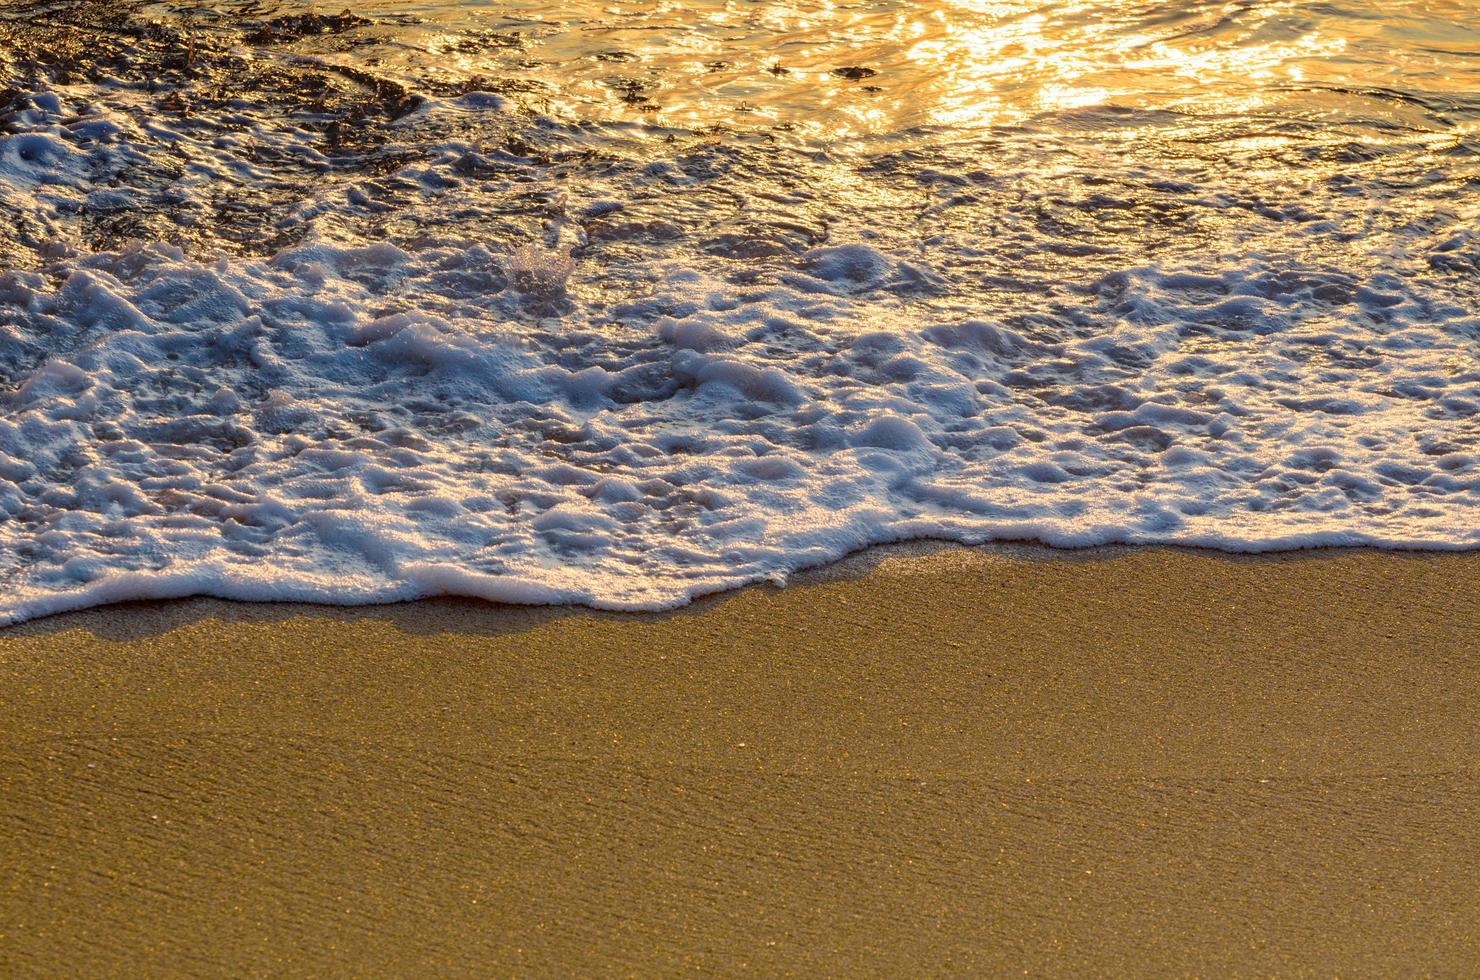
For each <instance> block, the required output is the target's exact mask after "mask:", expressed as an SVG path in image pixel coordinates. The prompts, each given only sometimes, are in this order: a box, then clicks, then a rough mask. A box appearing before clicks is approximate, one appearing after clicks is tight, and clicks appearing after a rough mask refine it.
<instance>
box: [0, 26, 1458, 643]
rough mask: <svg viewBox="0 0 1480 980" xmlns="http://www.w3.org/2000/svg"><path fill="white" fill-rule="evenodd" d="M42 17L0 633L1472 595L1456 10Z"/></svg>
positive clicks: (7, 248) (30, 97)
mask: <svg viewBox="0 0 1480 980" xmlns="http://www.w3.org/2000/svg"><path fill="white" fill-rule="evenodd" d="M329 9H330V8H319V9H316V10H312V11H310V9H309V8H308V7H306V6H303V5H297V4H284V3H238V4H233V3H224V2H223V3H215V4H211V5H209V6H184V5H179V4H157V3H151V4H139V5H137V6H129V5H127V4H123V5H120V4H117V3H106V4H105V3H92V4H88V3H23V4H12V5H11V6H10V7H8V8H6V12H5V13H4V15H0V86H4V89H3V91H0V105H3V106H5V108H3V109H0V124H3V135H0V212H3V214H4V217H5V219H6V220H5V222H4V228H3V229H0V263H3V265H0V268H3V270H4V271H3V272H0V622H3V621H6V620H18V619H23V618H27V617H30V616H35V615H40V614H44V613H47V612H51V611H57V610H60V609H65V608H75V607H77V606H81V605H88V604H94V603H97V602H102V601H109V600H113V599H119V598H128V597H139V596H155V595H178V594H191V593H197V592H206V593H211V594H216V595H223V596H229V597H236V598H258V599H265V598H306V599H318V600H326V601H339V602H364V601H386V600H393V599H400V598H410V597H414V596H420V595H427V594H434V593H444V592H455V593H470V594H477V595H485V596H489V597H491V598H500V599H509V600H516V601H574V602H584V603H590V604H594V605H600V606H609V607H617V608H653V607H662V606H668V605H673V604H675V603H679V602H682V601H684V600H686V599H687V598H689V597H691V596H693V595H696V594H700V593H703V592H708V591H713V590H715V589H720V588H727V587H732V586H735V585H739V584H742V583H744V582H747V581H755V580H758V579H765V578H770V579H773V580H778V581H779V580H782V579H784V577H785V575H786V574H787V573H789V572H791V571H794V570H796V569H798V568H801V567H805V566H808V565H814V564H817V563H819V562H823V561H827V560H831V559H834V558H837V557H839V556H840V555H842V554H844V553H846V552H848V551H850V550H854V549H856V548H859V547H862V546H865V545H868V544H872V543H878V542H881V541H888V540H898V539H902V538H910V537H922V536H936V537H945V538H950V539H955V540H961V541H982V540H989V539H994V538H996V539H1000V538H1031V539H1037V540H1041V541H1044V542H1047V543H1050V544H1056V545H1086V544H1094V543H1101V542H1110V541H1116V542H1174V543H1185V544H1200V545H1207V546H1212V547H1219V548H1226V549H1234V550H1260V549H1268V548H1278V547H1292V546H1305V545H1318V544H1375V545H1380V546H1389V547H1435V548H1474V547H1477V546H1480V521H1477V519H1476V504H1477V503H1480V497H1477V487H1480V450H1477V448H1476V439H1477V437H1480V420H1477V417H1480V357H1477V353H1480V351H1477V341H1480V26H1477V25H1480V18H1476V17H1475V16H1473V13H1474V11H1473V9H1472V5H1471V4H1468V3H1452V2H1437V0H1435V2H1426V3H1388V4H1372V3H1366V4H1309V3H1300V4H1296V3H1255V2H1244V3H1237V2H1234V3H1218V4H1211V3H1170V2H1167V3H1146V2H1142V3H1131V2H1110V0H1097V2H1083V3H1058V4H1043V3H1030V2H1004V3H993V2H950V3H946V2H942V3H892V2H888V3H886V2H873V3H869V2H860V3H853V4H828V3H796V4H789V5H787V6H786V7H784V8H783V7H781V6H780V5H773V4H758V3H739V2H730V3H720V2H702V3H682V4H680V3H631V4H623V3H614V4H606V5H601V4H589V3H574V2H566V3H538V4H537V3H532V2H530V3H513V4H509V3H500V4H491V3H490V4H435V3H396V2H387V3H381V4H368V5H356V7H355V15H354V16H339V15H332V14H328V13H327V12H328V11H329Z"/></svg>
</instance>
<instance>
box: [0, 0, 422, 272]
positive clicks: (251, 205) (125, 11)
mask: <svg viewBox="0 0 1480 980" xmlns="http://www.w3.org/2000/svg"><path fill="white" fill-rule="evenodd" d="M142 7H143V4H141V3H133V4H120V3H117V2H106V3H105V2H98V0H78V2H71V3H62V4H56V3H50V4H39V3H38V4H28V5H25V6H22V7H18V8H15V7H13V8H10V9H9V10H7V11H4V12H0V126H6V128H12V127H11V126H9V125H7V124H8V123H11V122H12V121H13V120H15V119H16V118H17V114H19V113H23V112H25V111H27V109H28V108H30V106H31V104H32V103H31V101H30V96H29V93H34V92H38V91H46V90H49V89H51V88H53V87H54V86H57V85H69V84H77V83H84V82H91V83H95V84H100V85H106V86H111V87H114V88H115V89H117V90H119V91H120V92H123V93H127V92H134V93H140V94H145V95H149V96H151V97H152V98H153V100H154V101H153V108H152V109H149V110H147V111H146V110H144V109H143V108H142V107H141V108H139V109H136V110H135V112H136V114H137V117H138V119H139V121H140V122H141V123H142V122H147V121H148V119H149V117H151V116H153V115H156V114H160V113H163V114H165V115H166V116H177V117H179V118H180V119H181V120H182V125H183V126H185V127H187V128H189V129H190V130H191V131H192V133H193V135H195V136H196V137H197V138H201V137H204V136H205V135H206V133H207V132H209V131H211V130H216V131H218V132H219V134H220V136H221V137H222V138H228V139H241V138H242V135H241V134H242V131H243V124H242V123H241V122H240V110H241V109H243V108H246V107H248V106H250V105H258V106H270V107H271V108H272V111H273V113H274V114H275V115H278V116H281V117H283V118H285V119H286V120H288V121H289V122H290V123H291V124H293V125H296V126H298V127H300V128H301V129H303V130H305V131H308V132H314V133H318V134H320V144H319V147H318V149H319V151H320V154H321V155H320V156H319V157H318V158H316V159H315V158H305V157H304V156H302V155H293V154H284V153H280V152H277V151H274V150H273V149H271V148H270V147H267V146H260V147H257V148H255V149H253V150H252V151H250V153H251V159H250V162H251V164H252V167H253V169H254V170H255V174H254V175H252V176H250V177H249V176H245V175H238V174H235V173H232V172H229V171H227V172H222V173H220V174H219V175H218V176H217V179H216V181H215V183H214V186H213V192H212V194H211V196H210V198H209V200H207V201H200V200H191V201H188V202H187V201H185V200H182V199H178V198H177V196H176V195H174V194H172V193H171V191H170V185H172V184H174V183H175V182H176V181H178V180H179V179H180V178H181V176H182V175H183V174H184V173H185V171H186V168H187V167H188V166H189V161H188V160H186V159H184V158H182V157H181V156H180V154H179V151H177V150H173V149H170V148H161V152H159V153H153V154H150V155H149V157H148V158H147V159H143V160H138V161H134V162H133V163H132V164H131V166H130V169H129V175H128V177H129V184H130V185H131V186H132V187H133V188H135V189H136V190H139V191H142V192H144V194H143V196H141V197H137V198H135V199H133V200H130V201H128V202H127V203H123V202H119V203H112V202H111V201H104V202H94V203H92V204H90V205H89V206H87V208H86V209H85V210H84V212H83V214H82V215H81V218H82V221H81V227H82V231H81V237H82V244H84V245H86V246H87V247H89V248H92V249H106V248H111V247H115V246H116V245H117V244H119V243H121V242H123V241H125V240H128V239H140V240H151V239H158V240H163V241H169V242H174V243H177V244H180V245H183V246H185V247H186V248H187V249H191V248H192V247H193V246H197V245H198V246H200V247H202V248H210V249H222V248H224V249H227V250H230V251H237V252H240V253H253V254H270V253H272V252H274V251H276V250H278V249H280V248H282V247H284V246H286V245H289V244H292V243H293V242H294V241H296V240H297V237H298V236H299V235H300V234H301V230H300V229H297V228H291V227H283V226H281V225H280V224H279V219H280V218H281V217H282V209H283V208H284V207H286V206H288V205H291V204H293V203H295V202H297V201H299V200H300V199H301V198H302V196H303V190H304V187H305V181H306V180H312V179H313V178H314V175H315V174H317V175H319V176H320V177H322V175H323V174H326V173H332V172H344V173H349V174H353V173H361V172H370V173H373V172H377V171H383V170H385V169H386V168H387V166H388V162H387V160H386V156H387V154H390V155H391V156H392V157H393V158H394V159H395V160H397V161H400V162H401V163H404V155H403V152H402V151H391V150H389V149H388V147H387V143H388V141H389V136H390V131H389V128H388V127H389V126H390V124H391V123H393V122H394V121H395V120H396V119H398V118H400V117H401V116H404V115H405V114H406V113H407V112H409V111H410V110H412V109H413V108H414V107H415V106H416V104H417V101H418V100H417V98H416V97H415V96H412V95H410V94H409V93H408V92H407V90H406V89H405V87H404V86H402V85H400V84H399V83H397V82H395V81H392V80H390V79H387V78H383V77H381V76H379V75H376V74H375V73H373V72H371V71H369V70H366V69H363V68H358V67H351V66H342V65H334V64H328V63H324V62H314V61H309V60H306V59H299V60H294V61H284V60H282V59H275V58H254V57H251V56H250V54H243V53H241V45H242V44H243V42H246V43H249V44H250V43H260V44H277V43H283V42H286V41H289V40H292V39H293V38H295V37H302V36H304V35H309V34H323V33H329V32H342V31H346V30H350V29H352V28H354V27H357V26H363V25H366V24H369V23H370V21H369V20H367V19H366V18H363V17H359V16H357V15H355V14H353V13H351V12H349V11H345V12H344V13H341V14H336V15H321V14H305V15H297V16H287V17H279V18H275V19H273V20H270V21H268V22H267V23H265V24H257V23H254V22H252V21H250V20H246V19H243V20H241V21H240V22H237V23H228V24H226V25H224V26H223V25H220V24H213V25H212V26H211V27H210V28H209V29H207V28H199V27H191V26H189V25H187V24H184V23H180V22H166V21H161V20H157V19H153V18H150V17H146V16H144V15H143V14H142V13H141V10H142ZM144 104H147V101H146V103H144ZM399 165H400V164H399V163H397V164H396V166H399ZM392 169H394V166H392ZM50 238H51V235H50V233H49V232H48V230H47V229H45V228H41V227H38V226H36V225H35V223H34V221H33V219H32V217H31V215H30V214H29V212H28V211H26V210H25V209H22V208H19V207H16V206H15V205H14V203H12V202H8V201H7V200H6V199H5V198H4V197H3V196H0V263H3V264H4V265H6V266H10V267H27V266H35V265H38V264H41V263H42V262H43V261H44V260H45V258H46V256H47V254H48V252H49V250H52V249H54V247H55V246H54V245H53V244H52V243H51V242H50Z"/></svg>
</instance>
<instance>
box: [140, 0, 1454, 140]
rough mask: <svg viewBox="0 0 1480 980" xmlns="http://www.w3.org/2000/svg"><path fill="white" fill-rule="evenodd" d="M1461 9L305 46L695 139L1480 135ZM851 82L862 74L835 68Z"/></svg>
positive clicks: (691, 1) (746, 23)
mask: <svg viewBox="0 0 1480 980" xmlns="http://www.w3.org/2000/svg"><path fill="white" fill-rule="evenodd" d="M1467 8H1470V5H1469V4H1466V3H1456V2H1449V0H1426V2H1422V3H1407V2H1383V3H1363V4H1353V3H1347V4H1336V3H1327V4H1319V5H1316V4H1307V3H1297V2H1294V0H1285V2H1275V3H1269V2H1255V0H1235V2H1160V3H1147V2H1144V0H1078V2H1069V3H1062V2H1061V3H1043V2H1041V0H933V2H926V3H921V2H901V0H866V2H858V3H837V2H818V0H796V2H792V3H788V4H769V3H768V4H755V3H742V2H735V0H684V2H674V0H649V2H620V3H592V2H582V0H554V2H546V0H539V2H534V0H516V2H512V3H510V2H499V3H492V2H428V0H380V2H377V3H368V4H361V5H357V6H356V8H355V9H356V11H357V12H359V13H361V14H364V15H367V16H371V17H373V18H375V19H376V20H377V23H376V24H374V25H373V26H370V27H367V28H364V29H362V30H359V31H355V32H352V33H351V34H350V35H348V36H335V37H331V38H322V39H307V40H305V41H304V42H302V43H301V45H300V46H301V47H302V48H303V49H304V50H307V51H312V52H314V53H316V54H321V55H326V56H329V57H334V56H336V55H339V56H344V57H349V55H348V51H349V50H350V49H353V51H354V55H353V59H354V60H355V61H357V62H359V63H369V64H372V65H374V66H375V67H376V68H377V69H378V70H386V71H391V72H399V73H402V74H404V75H406V76H409V77H411V78H417V79H425V78H426V77H427V76H428V75H434V76H440V77H442V78H445V79H448V80H451V81H466V82H468V83H469V84H475V85H476V84H485V85H486V84H489V83H490V81H491V82H492V83H494V84H498V85H503V86H505V87H511V88H516V89H517V90H519V91H521V92H523V93H525V94H528V95H532V96H534V97H536V98H538V99H540V100H542V101H543V103H544V105H545V107H546V108H547V109H548V110H549V111H551V112H552V113H555V114H559V115H564V116H574V117H581V118H591V117H593V116H599V117H602V118H611V116H612V115H613V114H616V115H617V116H618V117H621V116H626V117H630V118H632V119H635V120H643V121H652V122H653V123H655V124H658V125H663V126H676V127H682V128H689V129H693V128H702V127H704V126H710V125H726V126H732V127H741V128H755V127H759V126H783V127H786V128H796V129H797V130H800V131H801V132H804V133H810V134H813V135H818V136H832V137H836V136H847V135H856V134H863V133H881V132H895V131H899V130H904V129H910V128H914V127H921V126H945V127H953V128H965V129H980V128H983V127H999V126H1022V125H1032V124H1033V122H1034V120H1035V119H1037V118H1038V117H1040V116H1041V115H1043V114H1045V113H1057V112H1062V111H1064V110H1074V109H1090V108H1095V107H1110V108H1131V109H1147V108H1155V109H1165V110H1171V111H1173V112H1177V113H1185V114H1190V115H1196V116H1201V117H1207V116H1212V115H1242V116H1248V115H1250V114H1256V113H1278V114H1279V115H1281V116H1282V117H1285V118H1289V117H1296V118H1304V119H1311V120H1319V121H1329V122H1346V121H1352V122H1365V123H1368V124H1371V125H1373V126H1376V127H1379V128H1381V127H1386V126H1397V127H1401V128H1418V129H1422V128H1426V127H1427V126H1428V124H1429V122H1430V121H1431V120H1432V116H1433V114H1434V112H1435V111H1439V112H1444V111H1446V110H1450V111H1457V112H1460V113H1461V114H1463V115H1464V116H1466V117H1467V118H1466V121H1467V122H1468V123H1470V124H1473V117H1474V116H1475V115H1476V108H1475V102H1474V98H1473V95H1474V93H1475V92H1477V91H1480V19H1477V18H1475V17H1473V16H1470V15H1471V14H1473V9H1467ZM160 9H161V10H173V11H176V12H178V11H181V10H185V9H190V8H187V7H185V6H181V5H161V7H160ZM194 9H195V16H197V17H199V18H201V19H202V20H207V19H210V18H211V17H220V16H222V15H223V14H225V15H240V14H243V13H245V14H248V15H252V16H263V15H267V14H272V13H274V12H284V11H293V12H297V11H302V10H304V9H307V6H306V5H305V4H302V3H275V2H268V3H262V2H250V3H236V4H233V3H231V2H229V0H228V2H221V3H214V4H211V5H209V8H208V11H209V12H206V10H205V9H202V8H194ZM1466 25H1470V26H1466ZM850 68H863V69H867V71H865V72H847V71H840V69H850ZM870 73H874V74H870ZM849 75H866V76H867V77H862V78H854V77H846V76H849ZM1415 86H1416V87H1415ZM1390 90H1400V91H1398V94H1399V97H1394V94H1395V93H1394V91H1390ZM1466 99H1468V101H1467V102H1466V101H1465V100H1466ZM1435 100H1437V103H1438V104H1437V105H1436V104H1434V101H1435ZM1456 100H1458V101H1460V102H1461V103H1462V104H1459V105H1451V104H1450V103H1452V102H1454V101H1456ZM1449 121H1450V122H1454V121H1455V120H1454V119H1450V120H1449Z"/></svg>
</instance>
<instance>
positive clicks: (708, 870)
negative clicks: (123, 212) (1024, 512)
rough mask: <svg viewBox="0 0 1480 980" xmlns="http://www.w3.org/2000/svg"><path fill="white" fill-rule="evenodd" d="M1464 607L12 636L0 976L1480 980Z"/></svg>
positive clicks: (1478, 559)
mask: <svg viewBox="0 0 1480 980" xmlns="http://www.w3.org/2000/svg"><path fill="white" fill-rule="evenodd" d="M1477 585H1480V553H1476V552H1458V553H1422V552H1398V551H1381V552H1378V551H1374V550H1370V549H1328V550H1323V551H1321V550H1317V551H1301V552H1281V553H1275V554H1265V555H1237V554H1226V553H1219V552H1205V551H1197V550H1191V549H1172V548H1130V547H1113V548H1098V549H1086V550H1082V551H1059V550H1054V549H1048V548H1041V547H1036V546H1028V545H996V546H987V547H981V548H964V547H960V546H951V545H945V544H936V543H924V544H921V543H916V544H910V545H901V546H888V547H884V548H877V549H871V550H870V551H866V552H862V553H858V554H855V555H854V556H851V557H849V558H845V559H844V560H843V561H841V562H839V563H837V564H834V565H831V566H826V567H824V568H822V569H820V570H816V571H812V572H807V573H802V574H799V575H797V576H794V577H793V580H792V584H790V585H789V586H788V587H786V588H784V589H778V588H775V587H769V586H750V587H746V588H743V589H740V590H738V591H732V592H725V593H721V594H718V595H715V596H709V597H705V598H701V599H699V600H697V601H695V602H694V603H693V604H691V605H689V606H686V607H683V608H681V609H678V610H675V611H672V612H667V613H612V612H600V611H595V610H590V609H585V608H581V607H513V606H496V605H491V604H487V603H482V602H478V601H474V600H457V599H432V600H422V601H419V602H414V603H406V604H398V605H380V606H363V607H333V606H308V605H280V604H245V603H230V602H223V601H219V600H210V599H189V600H179V601H173V602H167V603H132V604H126V605H117V606H109V607H102V608H99V609H93V610H88V611H83V612H75V613H67V614H62V615H58V616H53V617H46V618H43V619H36V620H31V621H29V622H27V623H23V624H20V625H18V626H12V627H9V628H6V629H4V630H0V699H3V701H4V703H5V704H6V705H7V712H6V713H5V717H4V719H3V720H0V729H3V732H0V790H3V793H0V796H3V798H4V800H5V802H4V803H0V825H3V834H0V837H3V839H4V840H5V841H6V843H5V844H3V845H0V866H3V867H4V869H5V874H4V875H3V880H4V881H5V882H6V883H5V884H4V885H0V966H4V967H6V968H7V972H10V971H18V972H52V971H54V970H56V969H59V968H60V967H62V966H64V965H68V964H70V965H71V966H72V967H73V968H74V969H77V968H86V967H91V968H94V969H98V970H105V971H106V970H108V969H117V968H119V967H120V966H122V965H124V964H129V963H132V964H134V965H135V966H136V967H137V966H138V965H139V964H147V965H148V966H150V967H152V968H155V969H160V970H175V971H185V972H202V971H204V972H219V971H223V970H224V971H228V972H249V973H250V972H266V971H268V970H284V969H291V970H308V971H316V972H323V971H325V970H335V971H346V970H354V969H357V968H358V969H364V968H366V967H367V966H369V965H370V964H379V966H380V967H381V968H392V969H401V970H425V969H428V968H440V969H444V970H450V971H452V972H458V973H462V972H475V971H476V970H477V969H478V967H479V966H480V965H482V966H484V967H486V965H487V964H488V963H499V964H507V965H508V966H509V968H510V969H517V970H519V971H520V972H534V973H541V974H543V973H553V972H560V971H561V970H569V969H571V968H577V969H583V970H586V971H602V972H612V971H618V970H620V971H622V972H654V971H663V972H667V971H672V970H677V969H682V968H685V967H693V966H701V967H708V968H711V969H719V970H722V971H724V972H735V971H738V970H743V969H751V970H755V969H759V970H761V971H763V972H786V971H803V970H807V971H813V970H816V971H824V972H878V971H880V970H884V969H889V970H901V971H910V972H927V973H939V972H970V971H981V970H1003V969H1009V968H1014V969H1023V968H1028V969H1033V970H1043V971H1050V972H1065V971H1072V970H1091V971H1096V972H1107V971H1109V972H1115V971H1126V970H1131V971H1134V972H1146V971H1147V968H1148V967H1151V968H1153V970H1155V969H1160V970H1165V971H1167V972H1214V971H1218V972H1222V971H1224V970H1227V969H1234V968H1237V969H1240V970H1247V971H1256V972H1269V971H1274V972H1287V971H1300V970H1310V969H1316V968H1319V969H1320V970H1322V971H1323V972H1328V971H1334V972H1352V971H1362V972H1367V971H1372V970H1382V969H1395V968H1402V969H1403V970H1405V971H1407V970H1420V971H1423V970H1428V971H1431V972H1445V971H1446V969H1455V968H1458V967H1460V966H1462V965H1463V964H1464V963H1466V962H1473V961H1474V960H1475V958H1476V957H1477V956H1480V937H1477V936H1476V935H1475V933H1474V930H1473V929H1472V928H1471V924H1472V923H1473V922H1474V921H1476V919H1477V917H1480V900H1477V899H1476V898H1475V897H1474V896H1475V895H1476V894H1480V860H1477V859H1476V858H1475V857H1474V855H1475V854H1477V853H1480V830H1477V829H1476V828H1477V827H1480V824H1477V821H1476V819H1475V818H1476V816H1480V731H1477V726H1476V725H1475V724H1474V721H1473V705H1474V704H1476V703H1480V639H1477V637H1480V589H1477ZM79 951H80V952H79ZM69 954H70V955H71V957H72V958H70V959H69V958H68V956H69Z"/></svg>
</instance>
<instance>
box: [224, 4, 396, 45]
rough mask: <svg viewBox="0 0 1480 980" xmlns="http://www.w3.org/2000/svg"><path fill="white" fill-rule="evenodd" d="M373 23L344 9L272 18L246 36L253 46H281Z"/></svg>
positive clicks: (340, 32)
mask: <svg viewBox="0 0 1480 980" xmlns="http://www.w3.org/2000/svg"><path fill="white" fill-rule="evenodd" d="M372 23H374V22H373V21H371V20H370V19H369V18H368V17H360V16H357V15H355V14H353V13H351V12H350V11H349V10H348V9H345V10H343V11H341V12H340V13H337V14H313V13H310V14H289V15H286V16H283V17H274V18H273V19H272V20H269V21H268V22H267V23H265V24H263V25H262V26H261V27H260V28H259V29H258V30H257V31H256V32H254V33H252V34H250V35H248V36H247V39H248V40H249V41H251V42H252V43H253V44H281V43H284V42H286V41H296V40H298V39H300V38H304V37H310V36H312V35H316V34H342V33H344V32H345V31H348V30H352V29H353V28H356V27H366V26H368V25H370V24H372Z"/></svg>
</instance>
